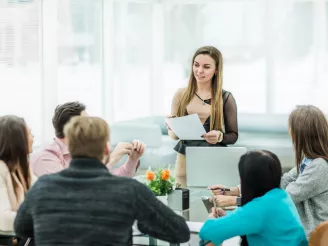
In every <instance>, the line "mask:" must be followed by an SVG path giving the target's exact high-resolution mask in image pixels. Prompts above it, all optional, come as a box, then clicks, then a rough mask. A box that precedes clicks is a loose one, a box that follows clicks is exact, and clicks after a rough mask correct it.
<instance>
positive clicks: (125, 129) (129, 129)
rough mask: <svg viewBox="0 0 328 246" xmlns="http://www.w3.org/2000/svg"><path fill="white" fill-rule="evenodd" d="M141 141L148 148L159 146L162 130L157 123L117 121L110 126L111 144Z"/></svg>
mask: <svg viewBox="0 0 328 246" xmlns="http://www.w3.org/2000/svg"><path fill="white" fill-rule="evenodd" d="M135 139H137V140H141V141H143V142H144V143H145V144H146V146H147V147H148V148H159V147H161V145H162V132H161V128H160V126H159V125H155V124H149V125H137V124H129V123H125V124H124V123H117V124H113V125H112V126H111V127H110V143H111V145H112V146H115V145H117V144H118V143H119V142H132V141H133V140H135Z"/></svg>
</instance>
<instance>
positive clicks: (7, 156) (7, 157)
mask: <svg viewBox="0 0 328 246" xmlns="http://www.w3.org/2000/svg"><path fill="white" fill-rule="evenodd" d="M32 144H33V135H32V134H31V131H30V129H29V128H28V126H27V125H26V123H25V122H24V120H23V119H22V118H19V117H16V116H2V117H0V197H1V199H0V230H1V231H13V228H14V220H15V216H16V212H17V210H18V208H19V206H20V204H21V203H22V202H23V201H24V198H25V195H26V192H27V191H28V190H29V189H30V187H31V186H32V184H33V183H34V181H35V178H34V177H33V175H32V174H31V171H30V168H29V154H30V153H31V152H32Z"/></svg>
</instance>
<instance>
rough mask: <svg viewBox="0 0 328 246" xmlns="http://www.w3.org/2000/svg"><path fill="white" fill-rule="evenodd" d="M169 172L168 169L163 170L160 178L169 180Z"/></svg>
mask: <svg viewBox="0 0 328 246" xmlns="http://www.w3.org/2000/svg"><path fill="white" fill-rule="evenodd" d="M170 174H171V173H170V170H168V169H165V170H163V171H162V175H161V179H162V180H169V178H170Z"/></svg>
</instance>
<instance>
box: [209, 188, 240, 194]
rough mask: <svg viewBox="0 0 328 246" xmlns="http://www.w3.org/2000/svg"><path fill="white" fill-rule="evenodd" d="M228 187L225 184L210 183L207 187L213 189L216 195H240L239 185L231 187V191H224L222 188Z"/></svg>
mask: <svg viewBox="0 0 328 246" xmlns="http://www.w3.org/2000/svg"><path fill="white" fill-rule="evenodd" d="M224 188H228V187H227V186H225V185H210V186H208V187H207V189H209V190H211V191H212V193H213V194H214V195H226V196H240V191H239V188H238V187H229V189H230V191H222V190H221V189H224Z"/></svg>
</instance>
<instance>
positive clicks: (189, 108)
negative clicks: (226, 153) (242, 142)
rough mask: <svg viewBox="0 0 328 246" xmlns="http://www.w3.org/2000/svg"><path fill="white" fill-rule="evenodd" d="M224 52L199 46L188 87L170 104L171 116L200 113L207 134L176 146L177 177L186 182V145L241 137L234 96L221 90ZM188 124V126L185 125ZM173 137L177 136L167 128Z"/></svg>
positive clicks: (222, 143) (225, 142)
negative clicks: (239, 135) (199, 138)
mask: <svg viewBox="0 0 328 246" xmlns="http://www.w3.org/2000/svg"><path fill="white" fill-rule="evenodd" d="M222 66H223V60H222V54H221V52H220V51H219V50H218V49H216V48H215V47H213V46H204V47H201V48H199V49H198V50H197V51H196V53H195V55H194V57H193V59H192V72H191V74H190V79H189V83H188V86H187V88H181V89H178V91H177V92H176V93H175V95H174V97H173V101H172V107H171V115H172V116H171V117H181V116H185V115H188V114H195V113H196V114H198V116H199V118H200V120H201V122H202V124H203V126H204V128H205V130H206V134H205V135H203V136H202V137H203V138H204V140H205V141H204V140H180V141H179V142H178V144H177V145H176V146H175V148H174V149H175V150H176V151H177V152H178V155H177V161H176V168H175V174H176V180H177V183H179V184H181V185H182V186H185V185H186V157H185V154H186V147H187V146H202V147H206V146H215V147H218V146H227V145H228V144H234V143H235V142H236V141H237V139H238V124H237V105H236V102H235V99H234V97H233V96H232V94H231V93H230V92H228V91H225V90H223V89H222ZM186 127H188V126H186ZM168 133H169V135H170V137H171V138H173V139H175V140H176V139H178V137H177V136H176V135H175V134H174V132H172V130H171V129H169V131H168Z"/></svg>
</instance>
